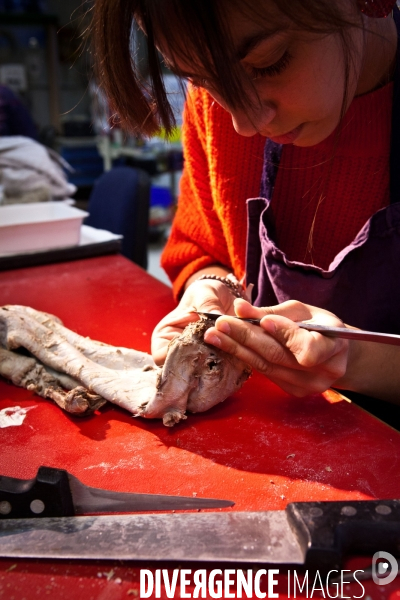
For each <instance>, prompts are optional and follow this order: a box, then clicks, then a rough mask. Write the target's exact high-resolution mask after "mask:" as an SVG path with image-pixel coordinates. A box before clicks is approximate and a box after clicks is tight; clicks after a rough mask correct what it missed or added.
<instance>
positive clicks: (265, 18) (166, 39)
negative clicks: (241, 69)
mask: <svg viewBox="0 0 400 600" xmlns="http://www.w3.org/2000/svg"><path fill="white" fill-rule="evenodd" d="M267 4H268V5H269V7H270V8H269V9H268V10H265V11H263V14H262V15H261V12H260V11H257V13H255V12H249V10H248V9H247V10H246V11H245V12H243V11H242V10H240V9H236V8H235V7H233V8H231V10H230V11H229V13H228V14H226V19H225V23H224V26H223V28H222V31H221V36H224V35H225V36H226V38H227V39H226V42H227V46H228V42H229V47H230V53H231V58H232V60H237V61H240V60H241V59H242V58H244V57H245V56H246V55H247V54H248V53H249V52H250V51H251V50H252V49H253V48H254V47H255V46H257V45H258V44H259V43H260V42H262V41H264V40H266V39H271V40H272V39H274V38H276V37H279V36H280V35H282V33H283V32H285V31H287V30H288V29H290V28H291V27H293V22H292V21H290V20H289V19H288V18H287V17H285V16H284V15H282V13H280V12H279V11H278V10H277V9H276V7H275V5H274V4H272V3H271V2H268V3H267ZM271 6H272V8H271ZM206 34H207V32H206V31H205V32H204V37H203V38H202V37H201V33H200V32H198V35H197V36H189V35H181V34H180V35H179V36H178V37H177V38H176V37H175V36H173V37H172V38H171V35H168V34H166V29H165V27H163V28H161V27H156V30H155V37H156V40H157V47H158V48H159V50H160V52H161V54H162V55H163V56H164V57H165V59H166V63H167V66H169V67H170V68H172V70H175V71H176V70H179V71H180V72H181V73H182V74H183V75H187V76H190V74H191V73H192V72H193V71H194V72H198V71H199V69H201V68H202V58H203V57H204V52H205V50H206V48H207V44H206V43H204V41H205V38H206ZM228 38H229V39H228ZM220 41H221V38H220ZM199 46H201V48H202V52H200V53H199V52H198V47H199ZM226 49H227V48H226Z"/></svg>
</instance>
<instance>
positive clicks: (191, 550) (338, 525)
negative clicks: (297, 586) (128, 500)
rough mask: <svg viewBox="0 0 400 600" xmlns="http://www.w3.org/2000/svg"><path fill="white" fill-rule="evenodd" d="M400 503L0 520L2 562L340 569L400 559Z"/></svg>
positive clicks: (315, 504)
mask: <svg viewBox="0 0 400 600" xmlns="http://www.w3.org/2000/svg"><path fill="white" fill-rule="evenodd" d="M399 542H400V501H399V500H358V501H352V500H349V501H340V502H338V501H333V502H294V503H291V504H288V505H287V507H286V509H285V510H277V511H264V512H263V511H260V512H234V511H232V512H228V513H221V512H208V513H174V514H171V513H170V514H136V515H103V516H86V517H56V518H42V519H5V520H3V521H0V556H1V557H5V558H51V559H79V560H86V559H90V560H94V559H95V560H151V561H179V562H181V561H204V562H214V563H215V562H228V563H255V564H257V563H258V564H285V565H305V566H306V567H307V568H310V569H320V570H326V569H328V570H329V569H339V567H340V565H341V564H342V559H343V558H344V557H345V556H346V555H348V554H350V553H352V554H355V553H357V554H358V555H360V554H368V555H369V554H371V553H374V552H379V551H384V552H390V553H391V554H393V555H394V556H399V553H400V545H399Z"/></svg>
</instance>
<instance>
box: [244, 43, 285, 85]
mask: <svg viewBox="0 0 400 600" xmlns="http://www.w3.org/2000/svg"><path fill="white" fill-rule="evenodd" d="M291 60H292V55H291V54H289V52H288V51H287V50H286V52H284V54H283V55H282V56H281V58H280V59H279V60H278V61H277V62H276V63H274V64H273V65H270V66H269V67H263V68H261V69H258V68H256V67H251V68H250V76H251V78H252V79H259V78H260V77H273V76H274V75H279V74H280V73H282V72H283V71H284V70H285V69H286V67H287V66H288V65H289V63H290V61H291Z"/></svg>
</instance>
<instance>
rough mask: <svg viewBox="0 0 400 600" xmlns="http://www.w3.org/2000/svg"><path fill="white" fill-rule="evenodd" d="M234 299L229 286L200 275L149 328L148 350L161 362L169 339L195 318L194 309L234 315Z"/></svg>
mask: <svg viewBox="0 0 400 600" xmlns="http://www.w3.org/2000/svg"><path fill="white" fill-rule="evenodd" d="M234 299H235V297H234V295H233V294H232V292H231V291H230V289H229V287H227V286H226V285H225V284H224V283H222V282H220V281H215V280H212V279H202V280H197V281H194V282H193V283H191V284H190V285H189V287H188V288H187V289H186V291H185V293H184V294H183V296H182V299H181V301H180V303H179V305H178V307H177V308H175V310H173V311H172V312H170V313H169V314H168V315H167V316H166V317H164V318H163V319H162V321H160V323H159V324H158V325H157V326H156V328H155V329H154V331H153V335H152V339H151V352H152V355H153V358H154V360H155V362H156V363H157V364H158V365H162V364H163V363H164V362H165V357H166V355H167V348H168V344H169V342H170V341H171V340H172V339H173V338H175V337H176V336H177V335H180V334H181V333H182V331H183V330H184V329H185V327H186V325H188V324H189V323H190V322H192V321H197V320H198V319H199V317H198V316H197V315H196V313H194V312H193V311H194V310H198V311H202V312H217V313H221V315H225V314H227V315H234V314H235V311H234V308H233V301H234Z"/></svg>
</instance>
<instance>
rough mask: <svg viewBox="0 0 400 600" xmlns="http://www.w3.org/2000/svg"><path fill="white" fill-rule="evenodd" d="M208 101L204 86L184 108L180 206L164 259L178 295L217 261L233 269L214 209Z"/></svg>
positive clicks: (163, 261)
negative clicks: (192, 278)
mask: <svg viewBox="0 0 400 600" xmlns="http://www.w3.org/2000/svg"><path fill="white" fill-rule="evenodd" d="M209 104H210V101H209V96H208V94H206V92H204V91H203V90H193V89H192V90H190V91H189V94H188V98H187V102H186V106H185V112H184V125H183V147H184V169H183V174H182V178H181V182H180V194H179V200H178V207H177V211H176V214H175V217H174V221H173V225H172V229H171V234H170V236H169V240H168V242H167V245H166V247H165V249H164V252H163V255H162V260H161V265H162V267H163V268H164V270H165V271H166V273H167V274H168V276H169V278H170V279H171V281H172V284H173V291H174V295H175V296H176V297H178V296H179V295H180V294H181V292H182V288H183V286H184V285H185V282H186V281H187V279H188V278H189V277H190V276H191V275H193V274H194V273H195V272H196V271H198V270H199V269H202V268H204V267H206V266H208V265H211V264H216V263H218V264H221V265H224V266H226V267H227V268H228V269H230V270H231V269H232V265H231V264H230V258H229V252H228V248H227V243H226V240H225V238H224V234H223V227H222V224H221V222H220V220H219V216H218V213H217V211H215V210H214V199H213V190H212V185H211V182H210V140H209V136H208V135H207V122H206V118H205V115H207V113H209V110H208V109H209Z"/></svg>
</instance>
